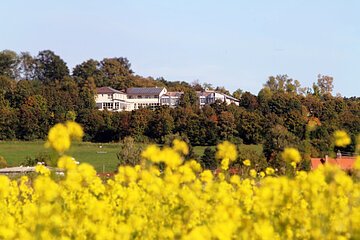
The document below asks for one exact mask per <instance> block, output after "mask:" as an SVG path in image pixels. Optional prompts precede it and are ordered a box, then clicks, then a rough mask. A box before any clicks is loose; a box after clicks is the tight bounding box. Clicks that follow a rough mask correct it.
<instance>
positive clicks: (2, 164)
mask: <svg viewBox="0 0 360 240" xmlns="http://www.w3.org/2000/svg"><path fill="white" fill-rule="evenodd" d="M7 166H8V164H7V162H6V159H5V158H4V157H3V156H0V168H6V167H7Z"/></svg>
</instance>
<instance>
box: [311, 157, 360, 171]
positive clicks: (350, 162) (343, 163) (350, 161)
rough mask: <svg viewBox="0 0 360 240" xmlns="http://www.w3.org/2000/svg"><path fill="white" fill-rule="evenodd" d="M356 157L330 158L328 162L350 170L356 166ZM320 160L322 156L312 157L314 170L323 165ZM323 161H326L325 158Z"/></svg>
mask: <svg viewBox="0 0 360 240" xmlns="http://www.w3.org/2000/svg"><path fill="white" fill-rule="evenodd" d="M355 159H356V158H355V157H341V158H328V159H327V163H328V164H332V165H337V166H339V167H340V168H341V169H343V170H350V169H352V168H353V166H354V163H355ZM320 160H321V158H311V169H313V170H314V169H316V168H318V167H319V166H320V165H322V163H321V161H320ZM323 161H325V158H323Z"/></svg>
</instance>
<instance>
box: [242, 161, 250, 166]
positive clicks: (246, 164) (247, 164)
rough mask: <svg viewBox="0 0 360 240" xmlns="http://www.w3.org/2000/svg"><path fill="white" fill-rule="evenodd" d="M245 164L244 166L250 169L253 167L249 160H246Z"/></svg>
mask: <svg viewBox="0 0 360 240" xmlns="http://www.w3.org/2000/svg"><path fill="white" fill-rule="evenodd" d="M243 164H244V165H245V166H248V167H250V166H251V161H250V160H249V159H246V160H244V161H243Z"/></svg>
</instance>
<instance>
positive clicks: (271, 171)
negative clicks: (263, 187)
mask: <svg viewBox="0 0 360 240" xmlns="http://www.w3.org/2000/svg"><path fill="white" fill-rule="evenodd" d="M265 173H266V175H273V174H274V173H275V170H274V169H273V168H272V167H267V168H266V169H265Z"/></svg>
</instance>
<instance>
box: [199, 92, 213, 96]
mask: <svg viewBox="0 0 360 240" xmlns="http://www.w3.org/2000/svg"><path fill="white" fill-rule="evenodd" d="M213 93H214V92H204V91H196V94H197V96H198V97H207V96H209V95H211V94H213Z"/></svg>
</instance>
